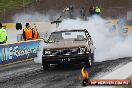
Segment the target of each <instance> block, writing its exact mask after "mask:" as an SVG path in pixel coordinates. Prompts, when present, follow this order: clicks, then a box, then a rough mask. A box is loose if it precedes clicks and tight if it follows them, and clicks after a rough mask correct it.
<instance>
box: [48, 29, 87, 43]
mask: <svg viewBox="0 0 132 88" xmlns="http://www.w3.org/2000/svg"><path fill="white" fill-rule="evenodd" d="M85 38H86V34H85V31H67V32H65V31H64V32H54V33H52V34H51V36H50V38H49V40H52V41H59V40H65V39H76V40H84V39H85Z"/></svg>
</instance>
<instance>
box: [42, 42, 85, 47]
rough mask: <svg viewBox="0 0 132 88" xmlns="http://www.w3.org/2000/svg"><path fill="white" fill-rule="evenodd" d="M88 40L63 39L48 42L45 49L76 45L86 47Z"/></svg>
mask: <svg viewBox="0 0 132 88" xmlns="http://www.w3.org/2000/svg"><path fill="white" fill-rule="evenodd" d="M86 44H87V40H84V41H75V40H65V41H64V40H63V41H58V42H54V43H48V44H47V45H46V46H44V49H64V48H74V47H75V48H76V47H85V46H86Z"/></svg>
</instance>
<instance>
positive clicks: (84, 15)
mask: <svg viewBox="0 0 132 88" xmlns="http://www.w3.org/2000/svg"><path fill="white" fill-rule="evenodd" d="M80 14H81V17H82V18H83V19H85V17H86V11H85V9H84V8H83V7H82V8H81V11H80Z"/></svg>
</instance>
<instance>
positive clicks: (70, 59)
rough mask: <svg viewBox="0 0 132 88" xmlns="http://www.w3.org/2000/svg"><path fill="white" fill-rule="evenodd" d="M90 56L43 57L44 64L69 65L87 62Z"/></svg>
mask: <svg viewBox="0 0 132 88" xmlns="http://www.w3.org/2000/svg"><path fill="white" fill-rule="evenodd" d="M88 57H89V54H74V55H57V56H53V55H42V63H45V62H46V63H47V62H48V63H50V64H57V63H68V62H75V63H76V62H85V61H86V60H88Z"/></svg>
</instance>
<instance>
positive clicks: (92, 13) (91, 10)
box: [89, 7, 95, 16]
mask: <svg viewBox="0 0 132 88" xmlns="http://www.w3.org/2000/svg"><path fill="white" fill-rule="evenodd" d="M89 13H90V16H92V15H94V14H95V8H94V7H90V9H89Z"/></svg>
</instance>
